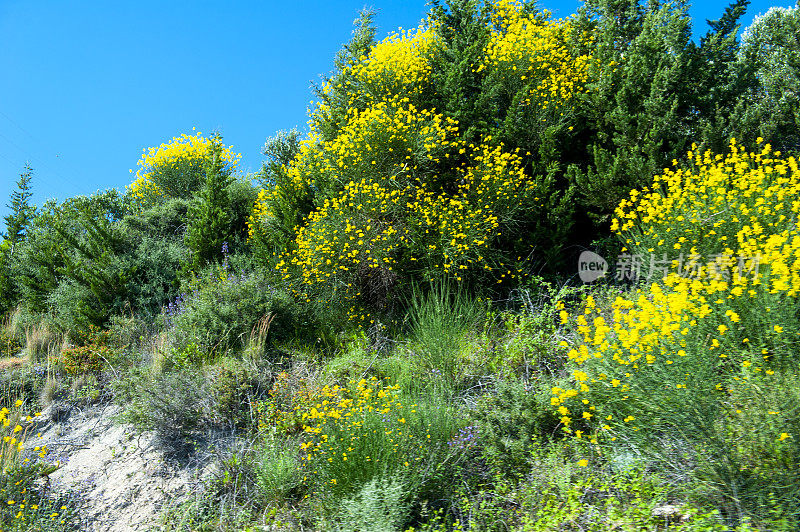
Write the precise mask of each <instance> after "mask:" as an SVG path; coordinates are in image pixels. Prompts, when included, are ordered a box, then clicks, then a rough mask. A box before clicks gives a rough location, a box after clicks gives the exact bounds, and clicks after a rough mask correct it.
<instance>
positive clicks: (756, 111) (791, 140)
mask: <svg viewBox="0 0 800 532" xmlns="http://www.w3.org/2000/svg"><path fill="white" fill-rule="evenodd" d="M799 34H800V6H798V7H795V8H791V9H784V8H772V9H770V10H769V11H768V12H767V13H766V14H764V15H763V16H761V17H758V18H757V19H756V20H754V21H753V24H752V25H751V26H750V27H749V28H747V29H746V30H745V31H744V34H743V35H742V43H741V46H740V47H739V49H738V51H737V54H736V65H735V66H736V74H737V75H738V76H739V78H740V80H742V82H741V83H740V85H741V87H740V90H739V91H738V94H739V99H738V101H737V102H736V107H735V109H734V110H733V112H732V113H731V114H730V118H729V124H730V125H729V126H728V127H729V131H731V133H732V134H734V135H735V136H736V138H737V139H740V140H741V141H743V142H745V143H746V145H747V146H748V147H749V146H753V145H754V144H755V139H756V137H759V136H760V137H763V138H764V139H765V140H766V141H767V142H771V143H772V146H773V148H774V149H779V150H782V151H797V150H800V41H799V40H798V37H797V36H798V35H799Z"/></svg>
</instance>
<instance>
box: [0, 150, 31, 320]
mask: <svg viewBox="0 0 800 532" xmlns="http://www.w3.org/2000/svg"><path fill="white" fill-rule="evenodd" d="M31 177H33V169H32V168H31V167H30V165H27V164H26V165H25V170H24V171H23V172H22V174H20V176H19V180H18V181H17V189H16V190H15V191H13V192H12V193H11V198H10V199H11V204H9V205H7V207H8V208H9V209H11V214H9V215H8V216H6V217H5V222H6V234H5V236H4V239H3V241H2V244H0V316H1V315H3V314H5V313H6V312H7V311H8V310H9V309H10V308H11V307H12V306H13V305H14V304H15V303H16V302H17V299H18V298H19V287H18V286H17V284H16V283H15V282H14V279H13V274H12V272H11V259H12V257H13V255H14V250H15V249H16V248H17V246H18V245H19V244H20V243H21V242H23V241H24V240H25V236H26V234H27V231H28V226H29V225H30V223H31V220H32V219H33V217H34V216H35V215H36V206H35V205H31V204H30V199H31V196H33V193H32V192H31V186H30V183H31Z"/></svg>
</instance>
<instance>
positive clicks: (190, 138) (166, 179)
mask: <svg viewBox="0 0 800 532" xmlns="http://www.w3.org/2000/svg"><path fill="white" fill-rule="evenodd" d="M212 147H213V138H210V137H204V136H203V135H202V133H200V132H199V131H198V132H197V133H196V134H194V135H187V134H185V133H184V134H182V135H181V136H179V137H174V138H173V139H172V140H170V141H169V142H165V143H163V144H161V145H160V146H158V147H153V148H149V149H143V150H142V156H141V158H140V159H139V161H138V162H137V163H136V164H137V166H138V169H137V170H136V180H135V181H134V182H133V183H131V184H130V185H128V187H127V188H128V193H129V194H130V195H131V196H132V197H133V198H134V199H135V200H136V201H138V202H140V203H143V204H151V203H153V202H154V201H157V200H158V199H159V198H163V197H186V196H188V195H189V194H191V193H192V192H194V191H195V190H197V189H198V188H199V187H200V184H201V183H202V180H203V176H204V169H205V165H206V164H207V163H208V162H209V161H210V159H211V156H212ZM231 148H232V146H223V149H222V152H221V154H220V156H221V158H222V160H223V161H224V164H225V167H226V170H228V171H233V170H234V169H235V168H236V167H237V166H238V164H239V159H240V158H241V154H239V153H234V152H233V151H232V150H231ZM131 172H133V170H131Z"/></svg>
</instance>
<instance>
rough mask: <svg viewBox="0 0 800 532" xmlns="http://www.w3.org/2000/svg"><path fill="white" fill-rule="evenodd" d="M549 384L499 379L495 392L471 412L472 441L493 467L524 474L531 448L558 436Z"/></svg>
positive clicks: (503, 471) (546, 382) (548, 381)
mask: <svg viewBox="0 0 800 532" xmlns="http://www.w3.org/2000/svg"><path fill="white" fill-rule="evenodd" d="M552 384H553V381H551V380H549V379H538V380H534V381H531V382H529V383H524V382H520V381H516V380H498V381H497V383H496V386H495V388H496V389H495V390H494V392H493V393H491V394H487V395H485V396H484V397H483V398H481V399H480V400H479V401H478V404H477V407H476V408H475V409H474V410H473V411H472V412H470V417H471V419H472V422H473V424H474V426H475V432H476V433H477V435H478V438H477V441H476V442H475V443H476V444H477V445H478V446H479V447H480V448H481V449H482V451H483V456H484V458H485V459H486V460H487V462H488V463H489V464H490V465H491V466H492V467H493V468H494V469H495V470H497V471H501V472H502V473H503V474H504V475H517V476H519V475H524V474H526V472H527V467H528V459H529V455H530V452H531V450H532V449H533V448H534V447H536V446H539V445H541V444H542V442H544V441H547V440H549V439H551V438H553V437H558V430H557V429H558V425H559V421H558V418H557V417H556V416H555V415H554V413H553V407H552V405H551V404H550V397H551V393H550V388H551V386H552Z"/></svg>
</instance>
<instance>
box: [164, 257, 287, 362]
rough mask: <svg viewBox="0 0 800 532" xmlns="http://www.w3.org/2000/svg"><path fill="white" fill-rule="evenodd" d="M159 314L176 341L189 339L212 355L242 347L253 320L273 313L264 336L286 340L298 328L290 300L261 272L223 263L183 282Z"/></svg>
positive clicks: (182, 341)
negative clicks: (183, 288)
mask: <svg viewBox="0 0 800 532" xmlns="http://www.w3.org/2000/svg"><path fill="white" fill-rule="evenodd" d="M165 312H166V313H165V318H166V320H167V322H168V324H169V325H171V326H172V334H173V336H174V337H175V340H176V342H177V343H178V345H180V346H184V345H188V344H189V343H192V342H195V343H197V344H198V345H200V346H201V348H202V349H203V350H204V351H206V352H213V353H224V352H226V351H228V350H239V349H242V348H243V347H244V346H245V345H246V344H247V340H248V334H249V333H250V332H251V330H252V329H253V327H254V326H255V324H256V322H257V321H258V320H259V319H261V318H262V317H263V316H264V315H266V314H268V313H275V314H276V317H275V320H274V322H273V323H272V325H271V327H270V331H269V338H270V339H273V340H274V339H281V338H282V339H287V338H292V337H293V336H294V334H295V332H297V330H298V329H297V327H298V326H300V323H298V319H297V316H298V312H297V309H296V308H295V307H294V304H293V303H292V301H291V298H289V296H288V295H287V294H286V293H285V292H284V291H283V290H282V289H281V288H279V287H278V286H276V284H275V283H274V281H272V280H271V279H270V278H269V277H267V276H266V275H265V274H264V273H263V272H260V271H253V272H242V273H239V272H235V271H233V270H232V269H224V267H220V268H210V269H207V270H206V271H205V272H204V273H203V274H202V275H201V276H199V277H197V278H196V279H195V280H194V281H192V282H190V283H188V287H187V289H186V292H185V293H183V294H181V296H180V297H179V300H178V301H177V302H176V303H175V304H173V305H171V306H170V307H168V308H167V309H166V311H165Z"/></svg>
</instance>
